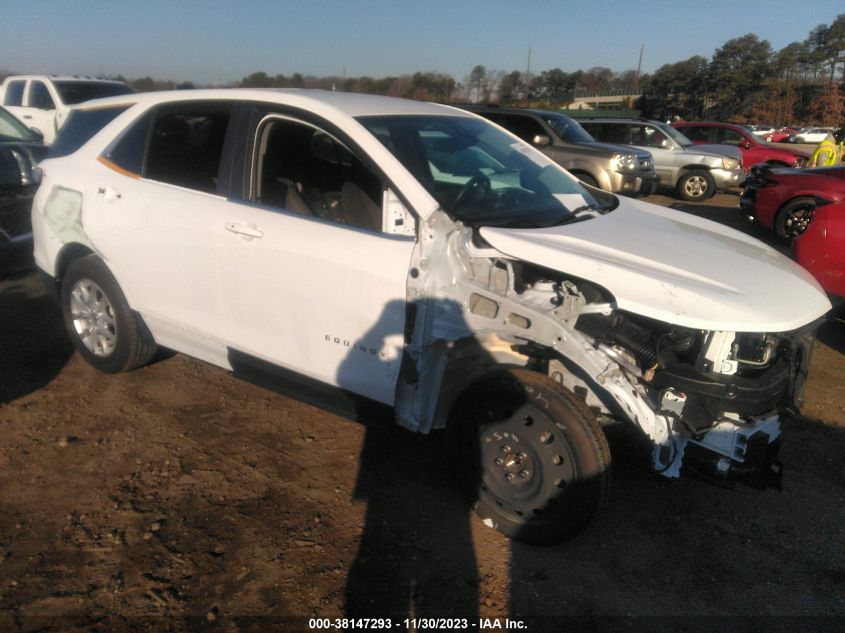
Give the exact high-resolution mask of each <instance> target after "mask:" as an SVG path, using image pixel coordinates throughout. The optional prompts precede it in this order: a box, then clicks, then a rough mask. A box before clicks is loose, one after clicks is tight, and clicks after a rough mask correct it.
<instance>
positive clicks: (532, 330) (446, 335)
mask: <svg viewBox="0 0 845 633" xmlns="http://www.w3.org/2000/svg"><path fill="white" fill-rule="evenodd" d="M441 221H442V220H441ZM432 240H433V242H434V243H435V244H436V243H437V242H440V243H439V244H436V246H438V247H439V248H440V249H442V250H441V252H440V253H439V254H438V255H439V256H435V257H432V258H430V259H428V260H425V261H423V262H421V265H420V269H419V270H424V269H425V266H424V265H423V264H427V263H428V262H430V261H437V262H438V266H437V267H434V268H431V269H429V270H426V271H425V274H422V275H419V276H418V277H416V278H414V277H413V274H412V275H411V277H412V279H411V280H410V282H409V294H411V295H413V296H411V297H409V298H410V299H412V300H413V301H415V304H416V307H415V309H414V310H413V311H412V312H413V319H414V323H413V325H412V327H410V328H409V330H408V332H407V333H406V334H408V336H407V340H406V343H407V345H408V347H407V351H408V356H409V358H412V359H414V360H415V362H414V366H413V373H414V376H415V382H414V383H413V389H414V393H416V394H417V396H419V390H420V388H422V389H424V391H425V392H427V393H430V394H435V393H438V389H439V388H440V384H441V383H440V381H441V380H442V375H443V372H444V371H446V370H445V368H446V367H447V366H448V365H449V364H450V363H451V362H454V361H455V356H456V354H457V352H455V350H460V348H461V346H460V344H459V342H460V340H461V339H462V338H464V337H472V338H473V339H474V340H475V341H477V342H479V343H480V344H481V345H483V346H484V347H485V348H486V349H490V350H492V351H493V352H495V355H496V357H497V358H499V359H503V358H504V359H506V362H519V363H520V364H522V365H524V366H528V367H530V368H533V369H536V370H539V371H544V372H546V373H548V375H549V376H551V377H552V378H554V379H555V380H557V381H558V382H560V383H561V384H562V385H563V386H564V387H566V388H567V389H569V390H570V391H572V392H573V393H575V394H577V395H578V396H580V397H581V398H582V399H583V400H584V401H585V402H586V404H587V405H588V406H589V407H590V408H591V409H592V410H593V412H594V413H595V414H596V415H597V416H598V417H599V419H600V420H601V421H604V422H606V423H610V422H614V421H617V422H618V421H622V422H626V423H633V424H634V425H635V426H637V427H638V428H639V429H640V430H641V431H642V432H643V433H644V434H645V435H646V436H647V437H648V438H649V440H650V441H651V443H652V445H653V453H652V460H653V467H654V470H655V471H656V472H658V473H660V474H662V475H664V476H667V477H677V476H679V474H680V469H681V466H682V465H688V466H690V467H691V468H695V469H696V471H697V472H699V473H702V474H704V475H705V476H707V477H711V478H716V479H717V480H718V481H720V482H722V481H724V482H727V481H730V480H733V479H743V480H745V481H747V482H748V483H750V484H752V485H758V486H762V485H766V484H771V485H778V482H779V478H780V471H781V467H780V464H779V462H778V461H777V450H778V448H779V438H780V433H781V427H780V416H781V414H782V413H784V412H795V411H797V409H798V408H799V407H800V405H801V403H802V399H803V387H804V381H805V377H806V374H807V369H808V365H809V357H810V351H811V349H812V342H813V332H814V329H815V325H816V324H815V323H813V324H810V325H807V326H805V327H803V328H801V329H799V330H796V331H792V332H777V333H772V332H759V333H758V332H728V331H708V330H701V329H694V328H689V327H682V326H678V325H673V324H671V323H665V322H662V321H658V320H655V319H652V318H648V317H644V316H641V315H637V314H632V313H630V312H626V311H623V310H620V309H618V308H617V307H616V305H615V300H614V297H613V295H612V294H611V293H610V292H609V291H607V290H606V289H604V288H602V287H600V286H598V285H596V284H594V283H592V282H590V281H587V280H584V279H579V278H575V277H571V276H568V275H566V274H564V273H561V272H558V271H553V270H548V269H545V268H543V267H540V266H537V265H534V264H530V263H526V262H522V261H518V260H514V259H510V258H508V257H506V256H505V257H503V256H502V254H501V253H500V252H498V251H497V250H495V249H493V248H490V247H489V245H488V244H486V243H485V242H484V240H483V238H481V237H480V236H479V235H478V234H477V233H475V232H472V231H471V230H469V229H463V230H458V231H453V232H451V233H450V237H449V239H448V240H446V241H445V243H444V242H442V241H441V240H438V239H437V238H436V233H432ZM435 244H432V246H435ZM443 301H446V302H448V303H449V304H460V305H461V306H462V307H463V309H462V313H461V314H460V315H455V314H450V313H449V311H448V310H443V309H442V307H441V308H439V309H438V308H435V309H429V308H431V307H432V306H435V305H439V306H442V302H443ZM444 343H445V345H444ZM509 354H510V355H511V358H510V359H507V357H508V355H509ZM403 374H404V375H403V376H402V377H401V378H402V379H404V381H405V382H407V381H408V374H407V373H406V372H403ZM428 380H431V381H432V384H431V385H426V382H427V381H428ZM402 383H403V380H400V388H399V391H398V392H397V393H398V396H399V397H398V398H397V402H398V403H399V404H398V407H397V410H398V411H399V412H400V422H401V423H403V424H405V425H406V426H409V427H410V428H414V429H416V430H423V431H424V430H427V428H430V427H429V425H432V426H437V425H439V424H440V423H441V422H440V420H439V419H438V416H437V411H435V410H434V409H433V408H431V409H428V410H426V409H424V406H423V405H417V408H414V407H413V406H412V405H411V404H410V402H409V397H407V396H406V397H405V398H403V397H402ZM435 383H436V384H435ZM406 386H407V385H406ZM406 393H407V392H406ZM420 401H423V402H424V401H425V398H422V399H420V398H418V399H417V402H420Z"/></svg>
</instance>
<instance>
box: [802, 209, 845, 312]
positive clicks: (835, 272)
mask: <svg viewBox="0 0 845 633" xmlns="http://www.w3.org/2000/svg"><path fill="white" fill-rule="evenodd" d="M795 258H796V259H797V260H798V263H799V264H801V265H802V266H803V267H804V268H806V269H807V270H809V271H810V274H812V275H813V277H815V278H816V279H817V280H818V282H819V283H820V284H821V286H822V288H824V289H825V290H826V291H827V292H829V293H830V294H832V295H836V296H837V297H839V298H840V299H843V300H845V204H842V203H839V204H830V205H826V206H823V207H819V209H818V210H817V211H816V214H815V217H814V218H813V221H812V222H811V223H810V226H809V227H807V230H806V231H805V232H804V235H802V236H801V239H798V240H796V241H795Z"/></svg>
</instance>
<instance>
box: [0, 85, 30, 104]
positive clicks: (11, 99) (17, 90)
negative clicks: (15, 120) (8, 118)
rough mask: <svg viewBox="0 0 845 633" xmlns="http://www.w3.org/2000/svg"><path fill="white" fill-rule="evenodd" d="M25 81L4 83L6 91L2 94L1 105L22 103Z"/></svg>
mask: <svg viewBox="0 0 845 633" xmlns="http://www.w3.org/2000/svg"><path fill="white" fill-rule="evenodd" d="M25 85H26V81H23V80H19V81H10V82H9V83H8V84H7V85H6V92H5V94H4V95H3V105H7V106H19V105H23V88H24V86H25Z"/></svg>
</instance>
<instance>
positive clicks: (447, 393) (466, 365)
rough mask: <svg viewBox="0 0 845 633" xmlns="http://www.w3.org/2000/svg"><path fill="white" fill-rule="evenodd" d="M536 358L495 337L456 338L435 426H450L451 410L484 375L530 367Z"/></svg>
mask: <svg viewBox="0 0 845 633" xmlns="http://www.w3.org/2000/svg"><path fill="white" fill-rule="evenodd" d="M532 360H533V359H532V358H530V357H529V356H525V355H523V354H521V353H519V352H516V351H514V350H512V349H511V345H510V344H509V343H507V342H506V341H504V340H502V339H499V338H498V337H495V336H490V337H488V338H487V339H486V340H483V341H479V340H477V339H476V338H475V337H467V338H465V339H461V340H459V341H455V342H454V344H453V346H452V349H451V351H450V353H449V359H448V360H447V364H446V367H445V368H444V369H443V379H442V382H441V384H440V391H439V393H438V395H437V407H436V409H435V413H434V420H433V428H443V427H444V426H446V422H447V421H448V419H449V413H450V411H451V410H452V406H453V405H454V404H455V402H456V401H457V399H458V398H459V397H460V395H461V394H462V393H463V392H464V391H465V390H466V389H467V388H469V387H470V386H471V385H472V384H473V383H475V382H477V381H478V380H480V379H481V378H482V377H483V376H485V375H487V374H489V373H490V372H493V371H496V370H499V369H504V368H514V367H526V366H529V365H530V364H531V363H532Z"/></svg>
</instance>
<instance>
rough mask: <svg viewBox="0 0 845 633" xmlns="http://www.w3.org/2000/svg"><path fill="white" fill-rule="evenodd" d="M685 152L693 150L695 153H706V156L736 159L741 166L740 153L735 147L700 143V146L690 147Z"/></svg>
mask: <svg viewBox="0 0 845 633" xmlns="http://www.w3.org/2000/svg"><path fill="white" fill-rule="evenodd" d="M684 149H687V150H694V151H697V152H706V153H708V154H717V155H718V156H730V157H731V158H736V159H737V160H738V161H739V162H740V164H742V152H741V151H740V150H739V148H738V147H736V146H735V145H724V144H718V143H702V144H700V145H690V146H689V147H687V148H684Z"/></svg>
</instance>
